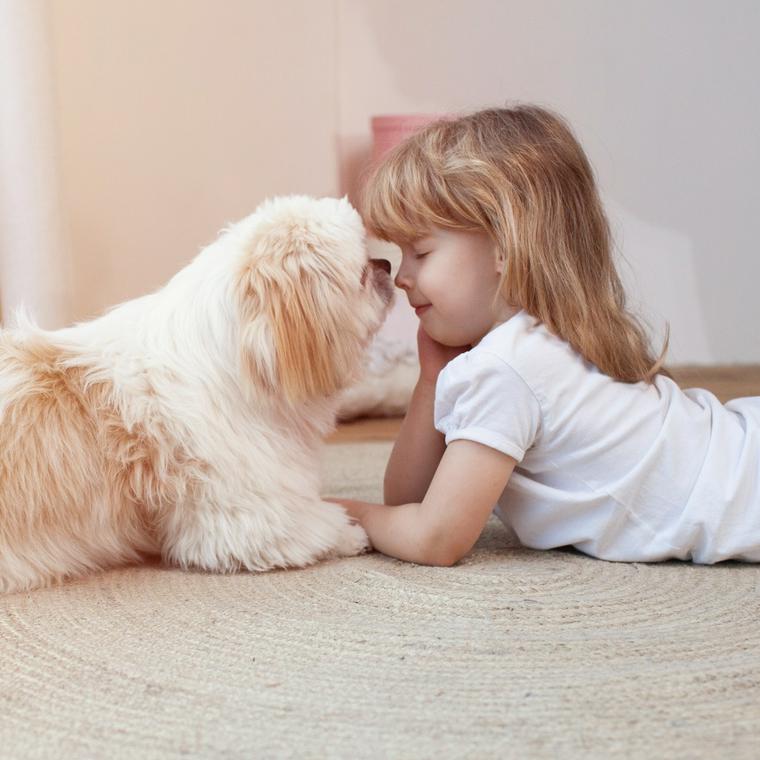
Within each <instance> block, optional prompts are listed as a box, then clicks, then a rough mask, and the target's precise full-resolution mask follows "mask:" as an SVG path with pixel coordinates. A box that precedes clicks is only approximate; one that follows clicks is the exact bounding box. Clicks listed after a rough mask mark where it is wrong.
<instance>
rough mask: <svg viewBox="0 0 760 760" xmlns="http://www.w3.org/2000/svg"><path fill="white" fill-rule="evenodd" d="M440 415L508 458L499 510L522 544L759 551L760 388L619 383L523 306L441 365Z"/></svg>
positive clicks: (689, 555)
mask: <svg viewBox="0 0 760 760" xmlns="http://www.w3.org/2000/svg"><path fill="white" fill-rule="evenodd" d="M435 427H436V428H437V429H438V430H439V431H440V432H442V433H443V434H444V435H445V437H446V443H447V444H448V443H451V441H455V440H457V439H467V440H471V441H477V442H479V443H482V444H485V445H487V446H490V447H492V448H494V449H497V450H499V451H502V452H504V453H505V454H508V455H509V456H512V457H514V458H515V459H516V460H517V462H518V464H517V466H516V467H515V470H514V472H513V474H512V476H511V478H510V479H509V483H508V484H507V487H506V489H505V490H504V493H503V494H502V495H501V496H500V498H499V501H498V504H497V505H496V507H495V512H496V514H497V515H498V516H499V517H500V519H501V520H502V521H503V522H504V523H505V525H506V526H507V527H508V528H510V529H511V530H512V531H513V532H514V533H515V534H516V536H517V538H518V539H519V540H520V542H521V543H522V544H523V545H525V546H529V547H533V548H537V549H549V548H553V547H558V546H575V547H576V548H577V549H579V550H581V551H583V552H585V553H587V554H590V555H592V556H594V557H599V558H601V559H608V560H619V561H631V562H646V561H657V560H664V559H668V558H678V559H692V560H693V561H694V562H699V563H708V564H709V563H713V562H720V561H721V560H725V559H740V560H746V561H753V562H757V561H760V397H756V398H742V399H735V400H733V401H730V402H729V403H727V404H725V405H723V404H721V403H720V401H719V400H718V399H717V398H716V397H715V396H714V395H713V394H712V393H710V392H708V391H706V390H702V389H690V390H686V391H682V390H680V388H679V387H678V386H677V385H676V383H674V382H673V381H672V380H670V379H669V378H667V377H664V376H662V375H658V376H657V378H656V381H655V383H654V384H648V383H643V382H641V383H633V384H632V383H622V382H618V381H616V380H613V379H611V378H610V377H608V376H607V375H604V374H602V373H601V372H600V371H599V370H598V369H597V368H596V367H594V366H593V365H591V364H589V363H588V362H586V361H585V360H584V359H583V358H582V357H581V356H580V355H579V354H577V353H576V352H575V351H574V350H573V349H572V348H571V347H570V346H569V345H568V344H567V343H566V342H565V341H563V340H561V339H559V338H557V337H556V336H554V335H552V334H551V333H550V332H549V331H548V330H547V329H546V328H545V327H544V326H543V325H542V324H540V323H538V322H537V321H536V320H535V319H534V318H533V317H531V316H530V315H529V314H527V313H526V312H524V311H521V312H520V313H518V314H517V315H515V316H514V317H512V318H511V319H509V320H508V321H507V322H504V323H503V324H501V325H498V326H497V327H495V328H494V329H493V330H492V331H491V332H489V333H488V334H487V335H486V336H485V337H484V338H483V339H482V340H481V341H480V343H478V345H477V346H475V347H474V348H473V349H472V350H470V351H467V352H466V353H463V354H460V355H459V356H457V357H456V358H455V359H453V360H452V361H451V362H449V364H448V365H447V366H446V367H445V368H444V369H443V370H442V372H441V373H440V375H439V377H438V383H437V386H436V397H435Z"/></svg>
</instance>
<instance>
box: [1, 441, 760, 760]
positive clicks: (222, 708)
mask: <svg viewBox="0 0 760 760" xmlns="http://www.w3.org/2000/svg"><path fill="white" fill-rule="evenodd" d="M389 450H390V444H385V443H367V444H351V445H335V446H331V447H330V449H329V451H328V454H327V465H326V470H327V474H326V481H327V482H326V488H325V493H326V494H328V493H329V494H333V495H355V496H358V497H364V498H371V499H377V498H378V497H379V495H380V482H381V478H382V470H383V467H384V464H385V460H386V458H387V455H388V453H389ZM178 756H190V757H229V758H253V757H255V758H268V757H315V758H316V757H346V758H355V757H372V758H375V757H377V758H382V757H388V758H433V757H435V758H439V757H457V758H458V757H471V758H487V757H499V758H504V757H506V758H525V757H539V758H541V757H547V758H549V757H551V758H557V757H559V758H564V757H599V758H618V757H620V758H639V757H640V758H644V757H646V758H652V757H655V758H667V757H673V758H676V757H677V758H685V757H689V758H717V757H731V758H757V757H759V756H760V567H757V566H749V565H740V564H727V565H722V566H716V567H696V566H692V565H689V564H682V563H667V564H663V565H624V564H612V563H606V562H601V561H597V560H593V559H589V558H586V557H584V556H582V555H580V554H577V553H575V552H572V551H557V552H544V553H538V552H532V551H527V550H522V549H519V548H516V547H509V546H508V544H507V539H506V534H505V532H504V531H503V530H502V528H501V527H500V525H499V524H498V523H497V522H496V521H495V520H493V519H492V521H491V522H490V523H489V525H488V527H487V529H486V531H485V533H484V535H483V537H482V538H481V540H480V542H479V544H478V546H477V548H476V550H475V551H474V552H473V553H472V554H471V555H470V556H469V557H468V558H466V559H465V560H464V561H463V562H462V563H460V564H459V565H458V566H456V567H453V568H428V567H419V566H415V565H410V564H404V563H402V562H398V561H396V560H393V559H389V558H387V557H383V556H381V555H379V554H373V555H368V556H364V557H360V558H355V559H349V560H339V561H332V562H328V563H324V564H322V565H320V566H317V567H314V568H310V569H308V570H301V571H284V572H274V573H269V574H263V575H238V576H228V577H219V576H212V575H205V574H201V573H183V572H180V571H177V570H173V569H166V568H161V567H140V568H132V569H125V570H120V571H117V572H111V573H108V574H105V575H101V576H99V577H94V578H91V579H89V580H86V581H81V582H76V583H71V584H68V585H67V586H65V587H63V588H58V589H53V590H45V591H39V592H35V593H32V594H22V595H16V596H12V597H6V598H4V599H0V757H2V758H3V760H5V758H69V757H71V758H75V757H87V758H109V759H110V758H126V757H134V758H154V757H155V758H158V757H178Z"/></svg>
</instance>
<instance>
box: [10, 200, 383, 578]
mask: <svg viewBox="0 0 760 760" xmlns="http://www.w3.org/2000/svg"><path fill="white" fill-rule="evenodd" d="M389 273H390V265H389V264H388V262H386V261H384V260H372V261H370V260H369V259H368V256H367V249H366V245H365V232H364V227H363V225H362V222H361V219H360V217H359V215H358V213H357V212H356V211H355V210H354V208H353V207H352V206H351V205H350V204H349V202H348V201H347V200H346V199H341V200H336V199H332V198H323V199H319V200H316V199H313V198H310V197H307V196H288V197H282V198H275V199H273V200H270V201H267V202H265V203H264V204H262V205H261V206H260V207H259V208H258V209H257V210H256V212H255V213H253V214H252V215H251V216H249V217H247V218H246V219H244V220H242V221H241V222H239V223H237V224H235V225H232V226H231V227H229V228H227V229H226V230H224V231H223V234H221V235H220V237H219V238H218V239H217V240H216V241H215V242H214V243H212V244H211V245H210V246H208V247H207V248H205V249H204V250H203V251H201V253H200V254H199V255H198V256H197V257H196V258H195V259H194V260H193V261H192V262H191V263H190V264H189V265H188V266H187V267H185V268H184V269H182V270H181V271H180V272H179V273H178V274H177V275H175V276H174V277H173V278H172V279H171V280H170V281H169V283H168V284H167V285H166V286H164V287H163V288H162V289H160V290H158V291H157V292H155V293H152V294H150V295H147V296H143V297H142V298H137V299H135V300H133V301H128V302H126V303H124V304H121V305H120V306H117V307H114V308H113V309H111V310H110V311H108V312H106V313H105V314H104V315H103V316H101V317H99V318H98V319H95V320H93V321H90V322H84V323H80V324H77V325H75V326H73V327H70V328H67V329H63V330H57V331H45V330H41V329H39V328H37V327H36V326H35V325H33V324H31V323H30V322H29V321H28V320H27V319H26V318H24V317H23V316H22V315H20V318H19V321H20V322H21V324H19V326H18V327H17V328H16V329H7V330H3V331H0V591H5V592H8V591H17V590H22V589H29V588H33V587H36V586H41V585H47V584H49V583H51V582H53V581H56V580H60V579H63V578H65V577H70V576H75V575H81V574H83V573H85V572H87V571H92V570H96V569H99V568H105V567H109V566H114V565H118V564H124V563H129V562H134V561H137V560H139V559H140V558H141V557H142V556H144V555H150V554H160V555H161V556H162V557H163V558H164V559H165V560H166V561H168V562H172V563H176V564H178V565H180V566H181V567H197V568H203V569H206V570H213V571H233V570H236V569H248V570H268V569H270V568H274V567H297V566H303V565H307V564H310V563H313V562H315V561H317V560H318V559H320V558H324V557H327V556H350V555H354V554H358V553H360V552H362V551H363V550H365V549H366V548H367V546H368V541H367V536H366V534H365V533H364V531H363V530H362V528H361V527H360V526H359V525H357V524H355V523H354V522H353V521H351V520H350V518H349V517H348V516H347V514H346V512H345V510H344V509H343V508H342V507H341V506H339V505H337V504H334V503H332V502H325V501H322V499H321V498H320V495H319V488H320V480H319V474H318V469H319V452H320V446H321V443H322V440H323V438H324V436H325V435H326V434H327V433H329V432H330V431H331V430H332V428H333V426H334V415H335V407H336V404H337V398H338V396H339V391H340V390H342V389H343V388H345V387H346V386H347V385H348V384H349V383H350V382H352V380H354V379H355V377H356V375H357V373H358V371H359V369H360V364H361V355H362V352H363V350H364V349H365V347H366V345H367V343H368V342H369V340H370V338H371V337H372V335H373V334H374V333H375V331H376V330H377V329H378V327H379V326H380V324H381V322H382V320H383V318H384V316H385V314H386V312H387V310H388V307H389V304H390V302H391V300H392V294H393V286H392V283H391V281H390V274H389Z"/></svg>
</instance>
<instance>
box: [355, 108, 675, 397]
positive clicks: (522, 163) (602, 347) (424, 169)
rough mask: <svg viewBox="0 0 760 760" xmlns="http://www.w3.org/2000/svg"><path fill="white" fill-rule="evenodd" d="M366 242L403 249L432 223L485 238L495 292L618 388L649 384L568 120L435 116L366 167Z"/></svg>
mask: <svg viewBox="0 0 760 760" xmlns="http://www.w3.org/2000/svg"><path fill="white" fill-rule="evenodd" d="M362 210H363V214H364V219H365V222H366V225H367V229H368V231H369V233H370V234H372V235H374V236H376V237H378V238H380V239H382V240H387V241H391V242H395V243H402V244H403V243H409V242H411V241H413V240H415V239H417V238H419V237H421V236H422V235H423V234H425V233H426V232H428V231H429V230H430V229H431V228H432V227H434V226H437V227H443V228H446V229H453V230H462V231H486V232H487V233H488V234H489V235H490V237H491V238H492V240H493V241H494V243H495V245H496V251H497V256H498V257H499V259H500V260H501V261H502V263H503V264H504V266H503V269H502V279H501V285H500V289H499V294H500V295H501V296H502V297H503V298H504V299H505V300H506V301H507V303H509V304H510V305H512V306H515V307H517V308H522V309H525V311H527V312H528V313H529V314H531V315H532V316H534V317H536V318H537V319H538V320H540V321H541V322H543V323H544V324H545V325H546V327H547V328H548V329H549V330H550V331H551V332H553V333H554V334H555V335H557V336H559V337H560V338H563V339H564V340H565V341H567V342H568V343H569V344H570V345H571V346H572V347H573V348H574V349H575V350H576V351H578V353H580V354H581V356H583V357H584V358H585V359H586V360H587V361H589V362H591V363H592V364H594V365H595V366H596V367H598V368H599V370H601V371H602V372H604V373H605V374H607V375H609V376H610V377H613V378H615V379H617V380H622V381H625V382H637V381H640V380H644V381H647V382H651V381H652V380H653V378H654V376H655V375H656V374H657V373H658V372H660V373H663V374H668V373H667V372H666V371H665V370H664V369H663V366H662V365H663V359H664V356H665V352H666V351H667V344H668V337H667V335H666V338H665V346H664V348H663V350H662V353H661V354H660V355H659V357H656V356H654V355H653V354H652V351H651V348H650V346H649V340H648V338H647V335H646V332H645V330H644V328H643V327H642V325H641V323H640V322H639V321H638V320H637V318H636V317H634V316H633V315H632V314H631V313H629V312H628V310H627V309H626V305H625V293H624V290H623V286H622V284H621V282H620V278H619V277H618V274H617V272H616V270H615V265H614V261H613V258H612V238H611V234H610V229H609V224H608V222H607V217H606V216H605V213H604V209H603V207H602V203H601V200H600V198H599V193H598V191H597V188H596V184H595V182H594V174H593V171H592V169H591V166H590V164H589V162H588V159H587V158H586V155H585V154H584V152H583V149H582V148H581V146H580V144H579V143H578V141H577V140H576V139H575V137H574V136H573V133H572V131H571V129H570V127H569V126H568V124H567V123H566V122H565V121H564V120H563V119H562V118H561V117H560V116H558V115H557V114H554V113H552V112H551V111H548V110H546V109H544V108H540V107H538V106H531V105H519V106H516V107H513V108H491V109H485V110H482V111H477V112H475V113H472V114H470V115H466V116H462V117H460V118H455V119H454V118H448V117H444V118H442V119H440V120H438V121H435V122H433V123H431V124H429V125H428V126H426V127H425V128H423V129H422V130H421V131H419V132H416V133H415V134H413V135H412V136H411V137H409V138H407V139H406V140H405V141H404V142H402V143H401V144H400V145H397V146H396V147H395V148H394V149H393V150H392V151H391V152H390V153H389V154H388V155H387V157H386V158H385V159H384V160H383V161H382V162H381V163H380V164H379V165H378V166H376V167H375V168H374V171H373V172H372V174H371V176H370V177H369V179H368V182H367V184H366V186H365V188H364V193H363V202H362Z"/></svg>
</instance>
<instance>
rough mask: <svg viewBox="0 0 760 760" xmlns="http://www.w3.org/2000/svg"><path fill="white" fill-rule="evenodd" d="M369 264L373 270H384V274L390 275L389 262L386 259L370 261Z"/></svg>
mask: <svg viewBox="0 0 760 760" xmlns="http://www.w3.org/2000/svg"><path fill="white" fill-rule="evenodd" d="M369 263H370V264H372V266H373V267H375V269H384V270H385V273H386V274H390V273H391V262H390V261H388V260H387V259H370V260H369Z"/></svg>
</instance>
